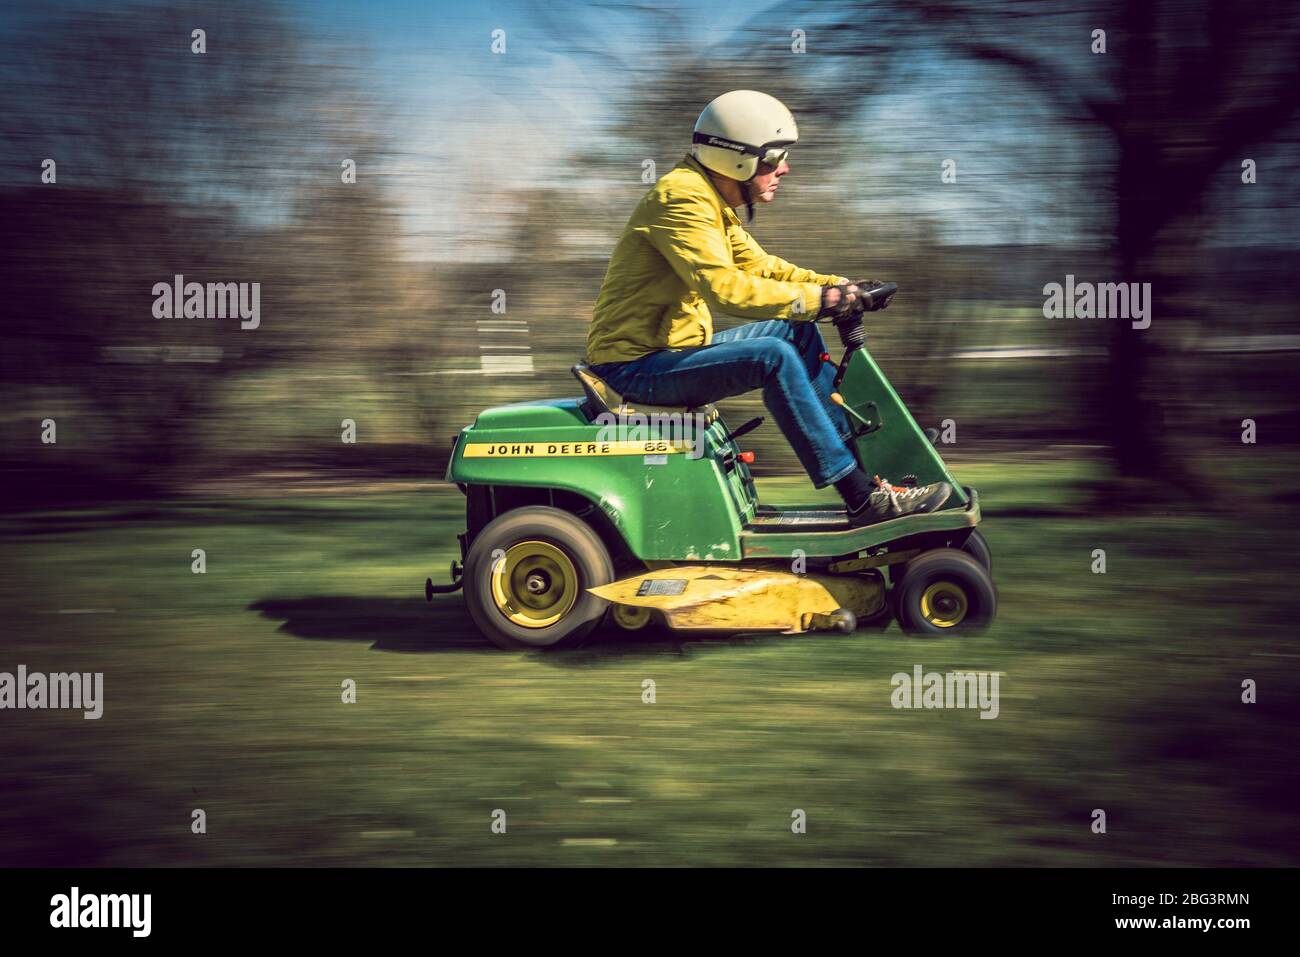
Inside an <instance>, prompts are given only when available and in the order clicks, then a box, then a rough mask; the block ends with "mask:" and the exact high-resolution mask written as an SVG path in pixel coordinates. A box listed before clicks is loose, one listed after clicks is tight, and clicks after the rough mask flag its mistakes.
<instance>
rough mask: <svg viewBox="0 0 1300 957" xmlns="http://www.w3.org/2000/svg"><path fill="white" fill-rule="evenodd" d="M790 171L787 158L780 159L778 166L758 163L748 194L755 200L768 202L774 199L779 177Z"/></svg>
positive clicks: (779, 182)
mask: <svg viewBox="0 0 1300 957" xmlns="http://www.w3.org/2000/svg"><path fill="white" fill-rule="evenodd" d="M788 172H790V162H789V160H782V161H781V165H780V166H769V165H768V164H767V163H762V162H760V163H759V164H758V172H757V173H755V174H754V179H753V186H752V187H751V188H750V191H749V195H750V196H752V197H753V198H754V200H755V202H760V203H770V202H772V200H774V199H776V191H777V187H779V186H780V185H781V177H782V176H784V175H785V174H786V173H788Z"/></svg>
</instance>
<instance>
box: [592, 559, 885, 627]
mask: <svg viewBox="0 0 1300 957" xmlns="http://www.w3.org/2000/svg"><path fill="white" fill-rule="evenodd" d="M588 590H589V591H590V592H591V593H592V594H593V595H596V596H597V597H599V598H604V599H605V600H607V601H610V602H613V603H614V604H615V605H624V606H630V607H633V608H651V609H656V610H657V611H658V612H660V614H662V616H663V618H664V621H665V623H666V624H667V625H668V627H669V628H672V629H673V630H675V631H778V632H781V633H783V634H798V633H800V632H805V631H809V630H812V629H814V628H829V627H832V625H831V623H830V621H829V620H828V619H827V617H826V616H830V615H832V614H834V613H835V612H836V611H838V610H839V609H842V608H843V609H847V610H848V611H851V612H852V613H853V614H854V616H856V617H857V618H858V619H860V620H861V619H866V618H870V617H871V616H872V615H875V614H877V613H879V612H880V611H881V610H883V609H884V607H885V586H884V581H883V579H881V577H880V576H879V574H876V573H872V574H868V575H814V574H808V575H795V574H792V573H790V572H784V571H779V570H774V569H767V568H743V567H742V568H737V567H735V566H734V565H731V566H727V565H678V566H674V567H672V568H660V569H656V570H654V571H647V572H642V573H640V574H638V575H634V576H632V577H630V578H624V579H621V580H620V581H616V582H612V583H611V584H608V585H602V586H600V587H599V588H591V589H588Z"/></svg>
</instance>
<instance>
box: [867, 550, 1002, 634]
mask: <svg viewBox="0 0 1300 957" xmlns="http://www.w3.org/2000/svg"><path fill="white" fill-rule="evenodd" d="M889 597H890V602H891V604H892V607H893V611H894V617H895V618H896V619H898V624H899V626H900V627H901V628H902V629H903V631H905V632H907V633H908V634H909V635H951V634H954V633H955V632H962V633H975V632H980V631H983V630H984V629H985V628H987V627H988V625H989V624H990V623H991V622H992V621H993V616H994V615H995V614H997V607H998V598H997V591H996V590H995V589H994V587H993V579H992V578H990V577H989V573H988V570H987V569H986V568H985V567H984V566H983V565H982V564H980V563H979V562H978V561H977V560H976V559H974V558H972V557H971V556H970V555H969V554H967V553H966V552H964V551H959V550H957V549H955V548H936V549H933V550H931V551H928V552H923V553H921V554H920V555H918V556H917V557H916V558H914V559H912V560H911V561H910V562H908V563H907V575H906V577H905V578H904V579H903V580H902V581H901V582H898V583H896V584H895V585H894V587H893V588H892V589H891V590H890V596H889Z"/></svg>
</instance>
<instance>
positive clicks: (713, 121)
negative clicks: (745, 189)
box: [691, 90, 799, 183]
mask: <svg viewBox="0 0 1300 957" xmlns="http://www.w3.org/2000/svg"><path fill="white" fill-rule="evenodd" d="M798 140H799V127H797V126H796V125H795V122H794V116H793V115H791V113H790V111H789V110H787V109H786V108H785V104H784V103H782V102H781V101H780V100H778V99H777V98H776V97H774V96H768V95H767V94H766V93H759V92H758V91H756V90H732V91H731V92H730V93H724V94H722V96H720V97H718V98H717V99H716V100H714V101H713V102H712V103H710V104H709V105H708V106H706V107H705V108H704V112H703V113H701V114H700V118H699V119H698V120H696V121H695V135H694V136H693V137H691V142H692V144H693V145H692V147H691V155H693V156H694V157H695V158H696V159H697V160H699V161H700V163H701V164H702V165H704V166H705V167H707V168H708V169H711V170H713V172H715V173H720V174H721V175H723V176H726V177H729V178H730V179H737V180H740V181H741V182H742V183H743V182H745V181H746V180H749V179H751V178H752V177H753V176H754V174H755V173H757V172H758V161H759V160H760V159H761V160H763V161H764V162H766V163H768V164H769V165H771V166H780V165H781V163H782V162H783V161H784V160H785V157H786V153H787V152H789V151H788V150H786V149H785V147H787V146H791V145H793V144H794V143H796V142H798Z"/></svg>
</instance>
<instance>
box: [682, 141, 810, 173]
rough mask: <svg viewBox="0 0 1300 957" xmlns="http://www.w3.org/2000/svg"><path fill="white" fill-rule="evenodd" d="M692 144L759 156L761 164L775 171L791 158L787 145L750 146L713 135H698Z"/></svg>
mask: <svg viewBox="0 0 1300 957" xmlns="http://www.w3.org/2000/svg"><path fill="white" fill-rule="evenodd" d="M691 142H692V143H700V144H702V145H704V146H718V147H721V148H722V149H724V150H735V151H736V152H737V153H744V154H746V155H749V156H757V157H758V159H759V161H760V162H762V163H765V164H766V165H768V166H771V167H772V168H773V169H775V168H776V167H778V166H780V165H781V164H782V163H784V162H785V161H786V160H787V159H789V157H790V147H789V145H788V144H786V143H768V144H765V145H763V146H750V145H748V144H746V143H737V142H736V141H735V140H728V139H724V138H723V137H721V136H714V135H713V134H711V133H696V134H695V135H694V136H692V137H691Z"/></svg>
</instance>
